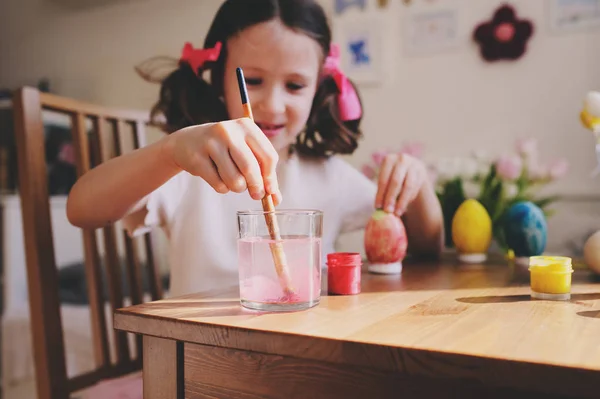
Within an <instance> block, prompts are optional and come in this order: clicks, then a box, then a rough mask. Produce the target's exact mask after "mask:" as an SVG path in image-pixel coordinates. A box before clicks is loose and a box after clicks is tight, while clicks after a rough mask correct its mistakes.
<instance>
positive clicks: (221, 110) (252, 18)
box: [137, 0, 361, 157]
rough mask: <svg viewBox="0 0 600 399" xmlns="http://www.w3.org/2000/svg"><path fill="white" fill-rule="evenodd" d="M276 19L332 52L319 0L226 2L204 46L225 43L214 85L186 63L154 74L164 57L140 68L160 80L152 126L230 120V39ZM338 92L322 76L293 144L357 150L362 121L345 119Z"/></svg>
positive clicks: (321, 153)
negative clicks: (225, 96) (226, 77)
mask: <svg viewBox="0 0 600 399" xmlns="http://www.w3.org/2000/svg"><path fill="white" fill-rule="evenodd" d="M274 18H278V19H279V20H281V22H282V23H283V24H284V25H286V26H287V27H289V28H291V29H294V30H296V31H298V32H302V33H304V34H306V35H308V36H310V37H311V38H313V39H314V40H316V41H317V42H318V43H319V45H320V46H321V48H322V50H323V57H325V56H327V54H329V49H330V45H331V30H330V27H329V24H328V21H327V17H326V15H325V12H324V11H323V9H322V8H321V6H320V5H319V4H318V3H316V1H314V0H227V1H225V2H224V3H223V4H222V5H221V7H220V9H219V11H218V12H217V14H216V16H215V18H214V20H213V23H212V25H211V27H210V29H209V31H208V34H207V36H206V39H205V41H204V48H212V47H214V46H215V44H216V43H217V42H221V43H222V48H221V53H220V56H219V58H218V60H217V61H216V62H214V63H212V64H209V65H207V66H205V69H206V70H208V71H210V81H211V83H209V82H207V81H205V80H204V79H203V78H202V75H203V72H205V71H203V70H199V71H193V70H192V68H191V67H190V65H189V64H188V63H185V62H179V63H178V67H177V69H175V71H173V72H171V73H170V74H168V76H166V77H165V78H158V79H157V78H153V75H154V76H156V63H157V60H159V59H163V60H164V59H165V58H164V57H158V58H154V59H152V60H150V61H147V62H146V64H145V65H146V67H138V68H137V70H138V72H139V73H140V74H141V75H142V76H143V77H145V78H146V79H147V80H151V81H160V82H161V89H160V97H159V100H158V102H157V103H156V104H155V105H154V107H153V108H152V110H151V122H152V124H154V125H156V126H159V127H160V128H161V129H162V130H164V131H165V132H167V133H171V132H174V131H176V130H179V129H181V128H184V127H186V126H191V125H198V124H202V123H208V122H217V121H222V120H226V119H228V114H227V109H226V107H225V104H224V102H223V100H222V93H223V74H224V67H225V59H226V57H227V46H226V42H227V40H228V39H229V38H231V37H233V36H235V35H237V34H239V33H240V32H241V31H243V30H244V29H246V28H248V27H250V26H252V25H255V24H258V23H261V22H266V21H270V20H272V19H274ZM323 59H324V58H323ZM196 72H197V73H198V75H196ZM338 94H339V91H338V88H337V85H336V84H335V82H334V80H333V79H332V78H331V77H329V76H325V77H323V78H322V79H321V81H320V82H319V86H318V87H317V91H316V93H315V97H314V101H313V104H312V109H311V112H310V116H309V118H308V121H307V124H306V128H305V130H304V131H303V132H302V133H301V134H300V135H299V136H298V139H297V142H296V144H295V145H294V149H295V151H297V152H298V153H301V154H303V155H309V156H316V157H327V156H329V155H333V154H351V153H353V152H354V150H355V149H356V147H357V140H358V138H359V137H360V135H361V133H360V130H359V124H360V119H358V120H354V121H346V122H344V121H341V120H340V118H339V111H338V106H337V95H338ZM161 119H162V121H161Z"/></svg>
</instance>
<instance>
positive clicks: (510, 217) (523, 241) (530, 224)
mask: <svg viewBox="0 0 600 399" xmlns="http://www.w3.org/2000/svg"><path fill="white" fill-rule="evenodd" d="M504 235H505V238H506V243H507V244H508V246H509V247H510V248H511V249H512V250H513V251H514V252H515V256H537V255H541V254H542V253H543V252H544V250H545V249H546V241H547V237H548V226H547V224H546V217H545V215H544V212H543V211H542V210H541V209H540V208H539V207H538V206H537V205H535V204H534V203H532V202H529V201H526V202H518V203H516V204H515V205H513V206H512V207H510V209H509V210H508V212H507V213H506V216H505V219H504Z"/></svg>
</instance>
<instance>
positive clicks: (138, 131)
mask: <svg viewBox="0 0 600 399" xmlns="http://www.w3.org/2000/svg"><path fill="white" fill-rule="evenodd" d="M45 109H47V110H51V111H55V112H60V113H63V114H66V115H69V116H70V118H71V121H72V137H73V145H74V149H75V154H76V169H77V175H78V176H81V175H82V174H84V173H86V171H88V170H89V169H90V168H93V167H94V166H95V165H97V164H99V163H100V162H103V161H105V160H107V159H109V158H111V157H114V156H116V155H118V154H121V153H123V152H125V151H129V150H133V149H134V148H139V147H140V146H143V145H144V144H145V126H146V123H147V117H148V115H147V113H145V112H136V111H126V110H115V109H108V108H104V107H101V106H97V105H91V104H86V103H83V102H79V101H76V100H73V99H69V98H64V97H59V96H56V95H51V94H47V93H40V92H39V91H38V90H36V89H33V88H29V87H25V88H21V89H19V90H17V91H16V93H15V97H14V112H15V135H16V137H15V139H16V146H17V157H18V175H19V180H18V182H19V192H20V196H21V205H22V214H23V231H24V241H25V251H26V263H27V279H28V290H29V306H30V313H31V326H32V337H33V348H34V357H35V371H36V382H37V390H38V397H39V398H40V399H66V398H69V397H70V395H71V394H73V393H74V392H80V391H82V390H84V389H86V388H88V387H90V386H92V385H94V384H96V383H98V382H100V381H104V380H107V379H113V378H117V377H121V376H125V375H127V374H129V373H132V372H135V371H139V370H141V366H142V345H141V340H140V339H139V338H141V337H136V339H137V340H136V342H135V343H136V349H137V351H136V356H133V358H132V356H130V350H129V342H128V339H127V335H126V334H125V333H123V332H117V331H116V330H112V331H110V332H109V331H107V322H106V317H105V307H104V306H105V304H104V300H103V294H102V293H103V283H102V278H101V275H102V274H101V273H102V270H101V262H100V256H99V244H98V240H97V237H98V235H99V234H96V233H97V232H96V231H95V230H82V234H83V243H84V258H85V259H84V263H85V274H86V281H87V286H88V294H89V304H90V314H91V320H92V322H91V329H92V338H93V341H92V342H93V345H94V348H93V349H94V357H95V364H96V368H95V369H94V370H92V371H90V372H88V373H85V374H82V375H78V376H75V377H72V378H69V377H68V375H67V367H66V361H65V342H64V335H63V325H62V321H61V313H60V300H59V292H58V273H57V267H56V263H55V259H54V249H53V238H52V231H51V221H50V213H49V206H48V182H47V170H46V169H47V168H46V162H45V159H46V158H45V148H44V127H43V124H42V110H45ZM88 126H90V127H91V128H88ZM126 128H128V130H130V132H131V133H132V134H129V135H127V134H125V130H126ZM128 143H129V144H130V145H129V146H128V145H127V144H128ZM126 147H128V148H126ZM102 230H103V231H102V232H100V231H99V232H98V233H102V236H103V239H102V241H103V242H104V251H105V261H104V264H105V267H106V271H105V272H106V276H107V278H106V280H107V288H108V293H109V295H108V296H109V302H110V305H111V307H112V310H113V311H114V310H115V309H117V308H120V307H123V305H124V294H123V290H122V284H123V282H122V279H121V275H122V270H121V266H120V259H119V254H118V249H117V239H118V238H119V237H120V236H121V234H117V230H116V228H115V226H114V225H111V226H108V227H105V228H103V229H102ZM122 236H124V241H125V242H124V247H125V249H126V256H125V258H126V261H127V262H126V263H127V266H126V276H127V280H128V284H129V285H128V289H129V292H130V300H131V303H133V304H137V303H140V302H141V301H142V299H143V292H142V273H143V272H144V270H142V269H143V268H142V266H141V262H140V259H141V257H140V256H139V255H140V253H139V250H140V247H141V248H143V249H144V250H145V251H146V258H145V259H146V262H145V263H146V265H147V267H146V268H145V271H146V272H147V273H148V275H147V278H148V281H149V283H150V284H149V285H150V295H151V298H152V300H157V299H160V298H161V297H162V295H163V293H162V286H161V281H160V278H159V272H158V268H157V265H156V264H155V257H154V254H153V251H152V248H153V245H152V242H153V241H152V233H147V234H146V235H144V236H142V237H136V238H135V239H133V238H130V237H129V236H127V235H126V234H123V235H122ZM138 240H139V241H140V242H138ZM109 333H110V334H114V335H113V337H111V338H112V339H111V340H109V336H108V334H109ZM110 341H112V343H114V344H115V347H114V348H110V347H109V343H110ZM110 349H113V351H114V352H113V353H115V352H116V362H114V361H112V360H111V356H110Z"/></svg>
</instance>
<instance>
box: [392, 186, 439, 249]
mask: <svg viewBox="0 0 600 399" xmlns="http://www.w3.org/2000/svg"><path fill="white" fill-rule="evenodd" d="M402 220H403V222H404V225H405V226H406V233H407V235H408V252H409V253H410V254H412V255H415V256H420V257H437V256H439V255H440V253H441V251H442V249H443V247H444V217H443V214H442V207H441V205H440V202H439V200H438V198H437V195H436V194H435V191H434V189H433V187H432V185H430V184H426V185H423V186H422V187H421V190H420V191H419V194H418V195H417V197H416V198H415V199H414V200H413V202H412V203H411V204H410V205H409V206H408V209H407V211H406V213H405V214H404V215H402Z"/></svg>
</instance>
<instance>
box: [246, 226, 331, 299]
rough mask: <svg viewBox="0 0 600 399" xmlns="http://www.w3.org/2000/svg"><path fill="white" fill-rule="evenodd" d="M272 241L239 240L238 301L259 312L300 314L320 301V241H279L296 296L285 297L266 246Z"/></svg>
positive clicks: (253, 238) (303, 239) (295, 238)
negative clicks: (280, 311)
mask: <svg viewBox="0 0 600 399" xmlns="http://www.w3.org/2000/svg"><path fill="white" fill-rule="evenodd" d="M274 242H275V241H274V240H271V239H268V238H263V237H252V238H244V239H239V240H238V264H239V273H240V299H241V303H242V305H243V306H245V307H248V308H252V309H258V310H302V309H308V308H310V307H313V306H315V305H317V304H318V303H319V300H320V297H321V238H318V237H306V236H304V237H294V236H288V237H282V239H281V241H280V242H281V243H282V245H283V251H284V253H285V258H286V261H287V267H288V270H289V273H290V278H291V281H292V286H293V288H294V290H295V293H296V295H294V296H293V297H290V296H288V295H285V293H284V291H283V287H282V285H281V283H280V282H279V278H278V276H277V273H276V271H275V264H274V261H273V255H272V253H271V248H270V246H269V244H271V243H274Z"/></svg>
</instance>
